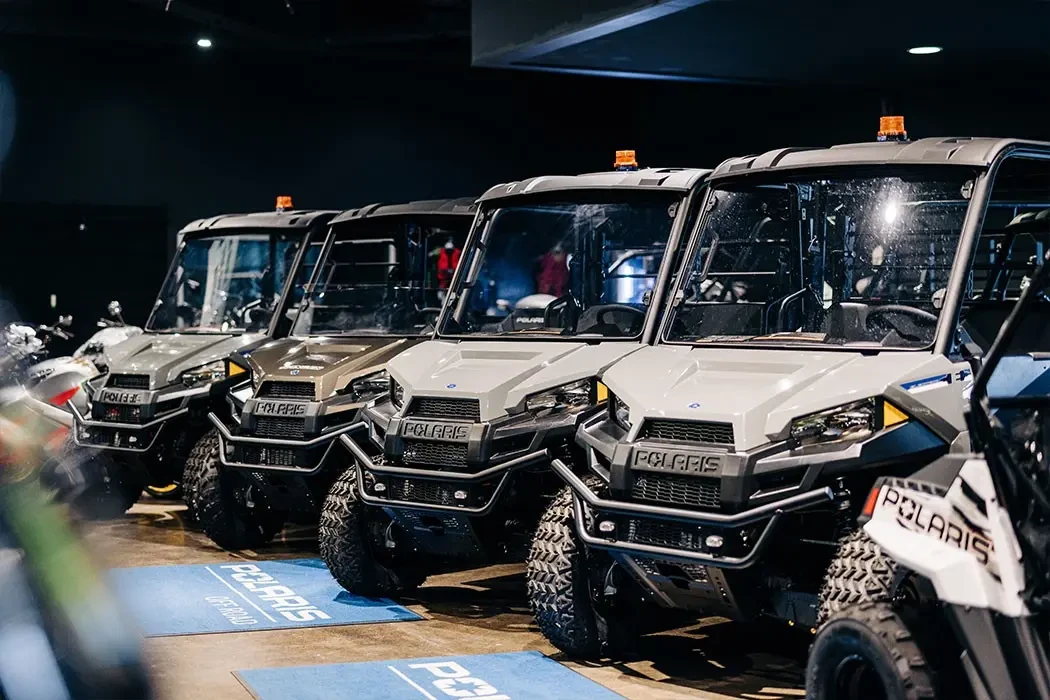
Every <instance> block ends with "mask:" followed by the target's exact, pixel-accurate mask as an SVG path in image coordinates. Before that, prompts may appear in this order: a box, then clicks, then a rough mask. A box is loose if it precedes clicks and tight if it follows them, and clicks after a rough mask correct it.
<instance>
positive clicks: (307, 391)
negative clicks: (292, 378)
mask: <svg viewBox="0 0 1050 700" xmlns="http://www.w3.org/2000/svg"><path fill="white" fill-rule="evenodd" d="M314 396H315V393H314V383H313V382H263V384H262V386H261V387H259V394H258V396H257V398H260V399H299V400H301V401H313V400H314Z"/></svg>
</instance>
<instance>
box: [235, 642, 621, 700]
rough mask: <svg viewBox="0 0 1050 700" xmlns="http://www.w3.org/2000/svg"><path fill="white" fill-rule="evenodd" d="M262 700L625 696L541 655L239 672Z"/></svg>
mask: <svg viewBox="0 0 1050 700" xmlns="http://www.w3.org/2000/svg"><path fill="white" fill-rule="evenodd" d="M236 675H237V677H238V678H239V679H240V681H241V682H242V683H243V684H244V685H245V686H246V687H247V688H248V690H249V691H251V693H252V695H253V696H255V697H256V698H258V699H259V700H327V698H335V697H340V698H369V700H422V699H424V698H425V699H426V700H465V699H467V698H485V700H579V699H580V698H587V699H588V700H611V699H612V698H622V696H620V695H617V694H616V693H614V692H612V691H610V690H607V689H606V688H603V687H602V686H600V685H598V684H597V683H595V682H594V681H591V680H589V679H587V678H585V677H583V676H581V675H580V674H578V673H576V672H575V671H572V670H570V669H568V668H565V667H564V666H562V665H561V664H559V663H558V662H556V661H552V660H551V659H548V658H547V657H546V656H543V655H542V654H540V653H539V652H535V651H523V652H515V653H509V654H481V655H478V656H446V657H442V658H434V659H401V660H399V661H373V662H369V663H356V664H332V665H326V666H293V667H290V668H263V669H255V670H251V671H237V674H236Z"/></svg>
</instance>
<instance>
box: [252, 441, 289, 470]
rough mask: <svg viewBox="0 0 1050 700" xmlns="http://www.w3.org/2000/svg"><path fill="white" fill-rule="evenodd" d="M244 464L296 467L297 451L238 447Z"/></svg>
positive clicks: (280, 448)
mask: <svg viewBox="0 0 1050 700" xmlns="http://www.w3.org/2000/svg"><path fill="white" fill-rule="evenodd" d="M237 450H238V455H239V459H238V460H237V461H239V462H241V463H242V464H258V465H262V466H270V467H295V466H298V465H297V464H296V459H295V450H293V449H291V448H288V447H256V446H255V445H252V446H250V447H238V448H237Z"/></svg>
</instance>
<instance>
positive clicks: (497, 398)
mask: <svg viewBox="0 0 1050 700" xmlns="http://www.w3.org/2000/svg"><path fill="white" fill-rule="evenodd" d="M641 347H642V346H641V344H639V343H637V342H615V341H614V342H605V343H599V344H593V345H592V344H588V343H585V342H573V341H555V342H545V341H542V340H526V341H518V342H513V343H508V342H501V341H484V340H466V341H453V340H432V341H428V342H425V343H421V344H419V345H417V346H415V347H414V348H411V349H409V350H406V351H405V352H403V353H401V354H400V355H398V356H397V357H395V358H394V359H393V360H391V361H390V364H389V365H388V366H387V369H388V371H389V372H390V376H391V377H393V378H394V379H395V380H396V381H397V382H398V383H399V384H401V385H402V386H403V387H404V388H405V405H406V406H407V405H408V404H409V403H410V402H411V400H412V397H413V396H435V397H449V398H478V399H480V401H481V420H482V421H491V420H494V419H496V418H500V417H502V416H506V415H507V414H508V413H509V412H510V411H512V410H513V409H514V408H515V407H518V406H520V405H522V403H523V402H524V400H525V397H527V396H529V395H531V394H535V393H536V392H540V391H544V390H547V389H552V388H554V387H557V386H560V385H562V384H566V383H568V382H573V381H576V380H578V379H585V378H587V377H594V376H596V375H598V374H600V373H601V372H602V371H603V370H604V369H606V368H607V367H609V366H610V365H612V364H613V363H615V362H617V361H618V360H621V359H622V358H624V357H626V356H628V355H630V354H631V353H633V352H636V351H638V350H639V349H640V348H641Z"/></svg>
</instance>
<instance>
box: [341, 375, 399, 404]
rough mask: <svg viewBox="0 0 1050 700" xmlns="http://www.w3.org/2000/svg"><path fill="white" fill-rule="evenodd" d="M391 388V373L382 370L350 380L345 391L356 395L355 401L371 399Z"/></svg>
mask: <svg viewBox="0 0 1050 700" xmlns="http://www.w3.org/2000/svg"><path fill="white" fill-rule="evenodd" d="M389 390H390V375H389V374H387V372H386V370H385V369H384V370H380V371H379V372H374V373H372V374H369V375H366V376H364V377H358V378H357V379H355V380H353V381H352V382H350V386H348V387H347V388H346V390H345V391H344V392H343V393H344V394H349V395H350V396H353V397H354V401H371V400H372V399H374V398H376V397H377V396H381V395H382V394H385V393H386V392H387V391H389Z"/></svg>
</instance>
